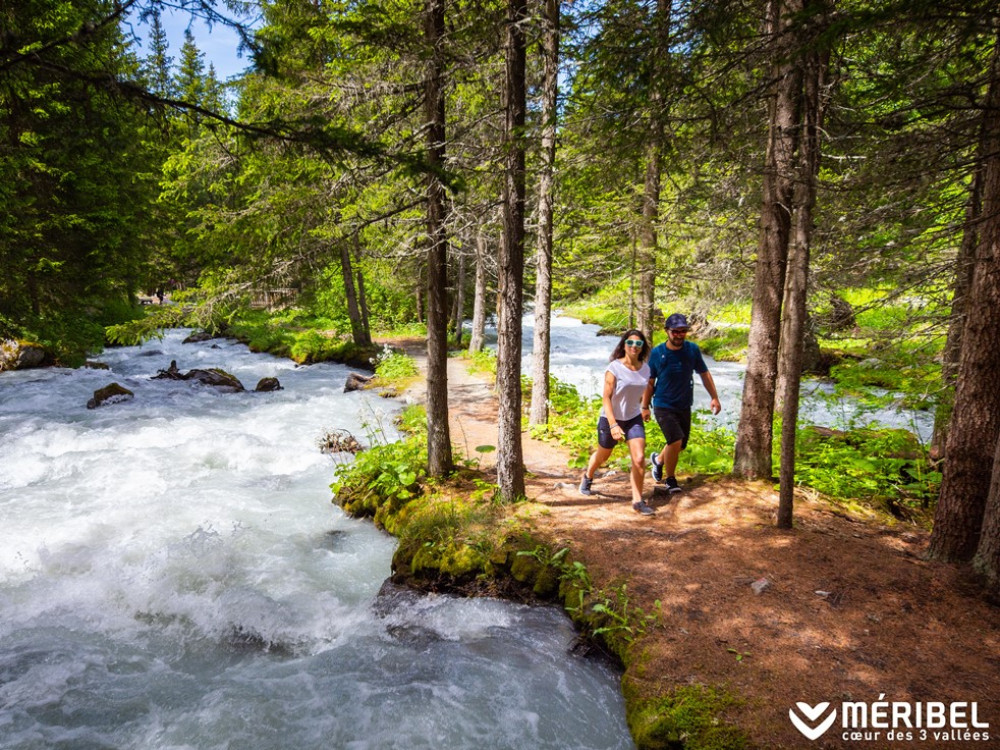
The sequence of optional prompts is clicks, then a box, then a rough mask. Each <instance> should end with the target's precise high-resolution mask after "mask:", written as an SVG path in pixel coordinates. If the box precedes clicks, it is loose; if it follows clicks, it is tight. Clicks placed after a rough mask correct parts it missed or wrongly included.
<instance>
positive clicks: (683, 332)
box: [670, 328, 688, 336]
mask: <svg viewBox="0 0 1000 750" xmlns="http://www.w3.org/2000/svg"><path fill="white" fill-rule="evenodd" d="M670 332H671V333H677V334H680V335H681V336H687V332H688V329H687V328H671V329H670Z"/></svg>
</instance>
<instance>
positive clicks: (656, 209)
mask: <svg viewBox="0 0 1000 750" xmlns="http://www.w3.org/2000/svg"><path fill="white" fill-rule="evenodd" d="M671 12H672V8H671V0H657V1H656V12H655V15H654V17H653V34H654V51H653V55H652V60H651V63H652V65H653V74H652V76H651V82H650V92H649V110H650V111H649V125H648V135H647V141H646V174H645V177H644V179H643V188H642V218H641V219H640V222H639V248H638V256H637V260H638V262H639V295H638V300H637V305H636V324H635V327H636V328H638V329H639V330H640V331H642V332H643V333H644V334H645V336H646V338H647V339H649V340H650V341H652V340H653V317H654V308H655V306H656V251H657V245H658V242H657V236H656V222H657V221H658V220H659V216H660V171H661V167H662V164H661V162H662V158H663V123H664V121H665V119H666V113H665V112H664V111H663V107H664V104H663V95H662V93H661V91H662V88H663V86H665V85H666V75H665V72H666V68H667V63H668V60H669V56H670V16H671Z"/></svg>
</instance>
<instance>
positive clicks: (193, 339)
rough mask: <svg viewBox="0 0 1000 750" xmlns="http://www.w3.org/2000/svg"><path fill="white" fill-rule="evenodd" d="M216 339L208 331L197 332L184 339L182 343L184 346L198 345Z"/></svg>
mask: <svg viewBox="0 0 1000 750" xmlns="http://www.w3.org/2000/svg"><path fill="white" fill-rule="evenodd" d="M214 338H215V336H213V335H212V334H210V333H209V332H208V331H195V332H194V333H192V334H191V335H190V336H188V337H187V338H186V339H184V340H183V341H182V342H181V343H182V344H198V343H200V342H202V341H210V340H212V339H214Z"/></svg>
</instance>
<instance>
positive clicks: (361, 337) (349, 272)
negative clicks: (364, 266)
mask: <svg viewBox="0 0 1000 750" xmlns="http://www.w3.org/2000/svg"><path fill="white" fill-rule="evenodd" d="M340 276H341V278H342V279H343V281H344V296H345V297H347V317H348V318H350V321H351V339H352V340H353V341H354V343H355V344H358V345H359V346H362V345H365V344H369V343H371V342H370V341H366V340H365V339H366V336H365V326H364V321H363V320H362V318H361V308H359V307H358V294H357V291H356V290H355V288H354V268H353V267H352V265H351V251H350V249H349V248H348V246H347V243H346V242H341V243H340Z"/></svg>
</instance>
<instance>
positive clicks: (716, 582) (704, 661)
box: [406, 344, 1000, 748]
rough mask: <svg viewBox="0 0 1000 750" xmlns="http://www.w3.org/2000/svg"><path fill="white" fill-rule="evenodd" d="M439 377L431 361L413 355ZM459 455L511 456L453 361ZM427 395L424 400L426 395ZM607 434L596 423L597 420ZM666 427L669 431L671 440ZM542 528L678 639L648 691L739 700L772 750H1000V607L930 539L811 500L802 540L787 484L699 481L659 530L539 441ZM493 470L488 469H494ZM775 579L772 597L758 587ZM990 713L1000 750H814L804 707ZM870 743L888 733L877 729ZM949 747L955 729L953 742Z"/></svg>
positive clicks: (618, 493) (617, 493)
mask: <svg viewBox="0 0 1000 750" xmlns="http://www.w3.org/2000/svg"><path fill="white" fill-rule="evenodd" d="M406 348H407V349H408V350H410V351H411V352H412V353H414V354H416V355H417V356H418V361H421V362H422V353H423V352H422V347H421V346H417V347H414V346H413V345H412V344H411V345H408V346H407V347H406ZM448 378H449V405H450V408H451V415H452V416H451V435H452V441H453V443H455V444H456V445H457V446H458V447H459V448H460V449H461V450H462V451H463V452H464V453H465V454H466V455H472V456H474V455H478V454H476V453H475V451H474V450H473V449H474V448H475V446H478V445H493V444H495V443H496V399H495V398H494V396H493V394H492V391H491V389H490V387H489V386H488V384H487V383H486V381H485V380H484V379H483V378H480V377H477V376H474V375H470V374H469V373H468V371H467V370H466V368H465V365H464V363H463V362H462V361H460V360H454V359H451V360H449V362H448ZM415 395H416V394H415ZM595 421H596V415H595ZM652 429H656V428H655V427H653V428H652ZM523 439H524V456H525V464H526V466H527V468H528V470H529V472H531V477H530V478H529V480H528V482H527V485H528V496H529V498H530V499H532V500H534V501H536V502H539V503H543V504H544V505H545V506H546V507H547V510H548V512H547V513H544V514H538V515H537V516H535V517H534V519H533V521H532V523H534V524H535V527H536V532H537V534H538V535H540V536H542V537H544V538H548V539H549V540H551V543H552V544H553V546H554V547H555V548H556V549H558V548H561V547H570V548H571V550H572V555H573V557H574V558H575V559H579V560H581V561H583V562H584V563H585V564H586V565H587V567H588V569H589V570H590V572H591V574H592V577H593V579H594V582H595V584H596V585H597V586H599V587H606V588H608V589H612V588H614V587H616V586H622V585H624V586H626V591H627V596H628V600H629V604H630V606H633V607H636V606H637V607H640V608H642V609H643V610H644V611H645V612H647V613H649V612H653V611H654V610H655V609H656V606H657V605H656V602H657V601H658V602H660V605H659V606H660V609H661V612H662V624H661V626H658V627H655V628H653V629H651V630H649V631H648V632H647V635H646V636H645V637H644V638H643V640H642V641H641V643H640V644H639V645H640V646H641V647H642V648H643V650H644V652H645V653H644V658H643V659H641V660H639V661H640V662H641V667H639V668H637V669H635V670H633V672H634V673H630V677H632V678H635V679H638V680H641V681H646V682H649V683H651V687H653V688H655V689H656V690H658V691H662V692H663V693H664V694H666V693H668V692H669V691H670V690H672V689H673V688H674V687H675V686H677V685H689V684H703V685H710V686H722V687H723V688H724V689H726V690H727V691H728V692H729V693H731V694H732V695H734V696H736V697H737V698H738V703H737V705H735V706H733V707H731V708H730V709H728V711H727V715H726V716H724V717H723V718H724V719H725V720H727V721H732V722H733V723H735V724H736V725H738V726H740V727H742V728H743V729H744V730H745V731H746V732H748V734H749V735H750V737H751V740H752V741H753V742H754V743H755V744H756V745H758V746H760V747H764V748H776V747H787V748H799V747H866V748H875V747H878V748H882V747H889V746H891V747H894V748H900V747H901V748H932V747H951V748H954V747H956V746H957V747H965V746H969V747H978V748H986V747H1000V608H998V607H997V606H995V605H991V604H989V603H987V602H986V601H984V599H983V598H982V596H981V593H980V590H979V589H978V588H977V587H976V585H975V583H974V582H972V581H970V580H968V579H967V577H966V575H965V573H964V572H963V571H962V570H961V569H959V568H956V567H954V566H949V565H942V564H938V563H932V562H928V561H926V560H924V559H923V553H924V552H925V550H926V548H927V542H928V535H927V533H926V532H924V531H922V530H920V529H919V528H916V527H913V526H910V525H906V524H902V523H900V524H896V525H893V526H886V525H884V524H882V523H880V522H878V521H877V520H876V519H875V518H873V517H867V518H866V517H864V516H863V515H860V514H856V513H854V514H849V513H847V512H845V511H842V510H840V509H838V508H837V507H836V506H833V505H830V504H828V503H826V502H823V501H820V500H814V499H810V498H809V497H807V496H805V495H804V494H799V495H798V496H797V497H796V509H795V513H796V528H795V530H794V531H791V532H784V531H779V530H777V529H776V528H775V527H774V515H775V509H776V508H777V493H776V492H775V491H774V488H773V486H772V485H771V484H769V483H747V482H739V481H735V480H732V479H730V478H729V477H725V476H722V477H697V476H695V477H691V476H685V475H684V464H683V455H682V458H681V466H680V471H679V479H680V480H681V484H682V486H683V488H684V491H683V492H682V493H680V494H679V495H674V496H671V495H668V494H667V493H665V492H664V491H662V490H661V489H659V488H657V489H655V490H654V489H652V488H651V485H652V479H651V477H650V476H649V475H648V474H647V476H646V482H647V484H646V489H645V493H644V494H645V495H646V498H647V502H649V503H650V504H651V505H653V506H654V507H655V508H656V509H657V511H658V512H657V514H656V515H655V516H651V517H643V516H639V515H638V514H636V513H634V512H633V511H632V510H631V506H630V503H629V498H630V493H629V487H628V477H627V475H625V474H624V473H621V472H615V473H613V474H611V475H607V476H601V475H600V473H599V474H598V479H597V481H596V482H595V484H594V487H595V489H596V490H598V494H596V495H594V496H591V497H584V496H581V495H580V494H579V493H578V492H577V490H576V485H577V483H578V481H579V475H580V472H579V471H578V470H575V469H574V470H569V469H567V468H566V462H567V460H568V459H569V454H568V452H566V451H564V450H563V449H562V448H560V447H559V446H557V445H555V444H552V443H548V442H542V441H537V440H532V439H531V438H529V437H528V436H527V435H525V436H524V438H523ZM493 455H494V454H492V453H488V454H484V461H483V465H484V467H489V465H490V463H491V462H492V460H493ZM762 579H763V580H764V581H765V582H763V583H761V584H760V585H761V586H764V587H765V588H764V590H763V592H762V593H760V594H757V593H755V591H754V588H753V586H752V584H754V583H755V582H758V581H761V580H762ZM880 695H881V696H882V698H881V700H883V701H888V702H909V703H915V702H918V701H919V702H924V703H926V702H930V701H941V702H944V703H946V704H947V703H951V702H956V701H969V702H973V701H974V702H977V704H978V707H977V709H978V720H979V722H980V723H988V724H989V725H990V727H989V729H988V730H983V729H979V730H974V731H979V732H984V731H985V732H986V733H987V734H988V735H989V739H987V740H982V739H980V740H978V741H976V740H972V739H970V740H968V741H967V742H966V741H963V742H956V741H955V740H954V739H935V737H934V732H933V731H932V730H929V731H927V732H926V739H925V740H923V741H921V740H920V735H921V733H920V731H919V729H914V730H910V731H913V740H912V741H902V742H899V741H888V739H887V737H886V732H885V731H884V730H883V731H882V732H881V736H880V738H879V740H877V741H863V740H862V741H852V740H850V739H846V740H845V739H843V738H842V734H843V730H842V729H841V728H840V723H839V721H838V722H836V723H835V724H834V728H832V729H830V730H829V731H827V732H826V733H825V734H824V735H823V736H822V737H821V738H820V739H818V740H816V741H814V742H810V741H808V740H806V738H805V737H804V736H803V735H802V734H801V733H800V732H799V730H797V729H796V728H795V727H794V726H793V725H792V723H791V721H790V720H789V709H792V708H793V707H795V706H796V703H798V702H800V701H801V702H804V703H807V704H810V705H816V704H818V703H821V702H824V701H829V702H830V703H831V704H832V705H833V706H835V707H839V706H840V705H841V702H842V701H865V702H868V703H869V704H870V703H873V702H875V701H878V700H880ZM869 731H874V730H873V729H870V730H869ZM936 731H940V730H936Z"/></svg>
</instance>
